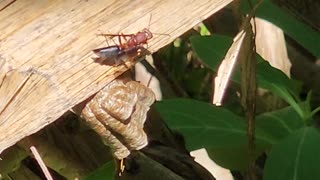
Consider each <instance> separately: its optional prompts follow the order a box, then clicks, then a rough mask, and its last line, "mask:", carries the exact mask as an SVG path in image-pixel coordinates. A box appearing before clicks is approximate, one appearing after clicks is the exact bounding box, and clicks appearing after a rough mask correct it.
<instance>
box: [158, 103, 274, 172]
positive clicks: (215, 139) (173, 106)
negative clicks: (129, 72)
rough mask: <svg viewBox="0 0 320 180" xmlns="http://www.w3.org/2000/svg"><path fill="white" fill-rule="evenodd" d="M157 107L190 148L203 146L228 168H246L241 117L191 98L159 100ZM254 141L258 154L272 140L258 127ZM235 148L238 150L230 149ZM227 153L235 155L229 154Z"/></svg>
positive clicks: (245, 145)
mask: <svg viewBox="0 0 320 180" xmlns="http://www.w3.org/2000/svg"><path fill="white" fill-rule="evenodd" d="M156 108H157V110H158V111H159V113H160V114H161V116H162V117H163V118H164V120H165V121H166V122H167V123H168V125H169V126H170V127H171V128H173V129H177V130H178V131H180V132H181V133H182V134H183V135H184V137H185V138H186V140H187V146H188V147H189V148H190V149H191V150H194V149H199V148H203V147H205V148H206V149H207V150H208V153H209V155H210V156H211V157H212V158H213V159H215V160H217V161H218V163H219V164H220V165H222V166H224V167H227V168H230V169H240V170H243V169H245V168H246V164H247V160H248V156H247V150H246V148H247V135H246V124H245V120H244V119H243V118H241V117H239V116H237V115H235V114H233V113H232V112H231V111H229V110H227V109H224V108H222V107H216V106H213V105H210V104H208V103H204V102H200V101H195V100H191V99H175V100H166V101H162V102H158V103H157V104H156ZM256 143H257V149H258V151H259V152H257V155H258V154H259V153H261V152H262V151H263V150H264V149H266V148H267V147H268V146H270V144H272V143H273V140H272V139H268V137H267V136H265V135H264V134H263V132H260V131H259V130H257V131H256ZM234 148H236V149H238V150H239V151H233V149H234ZM240 150H241V151H240ZM230 153H233V154H234V156H229V155H230ZM231 157H232V158H231ZM234 158H235V159H234ZM243 159H246V161H244V160H243Z"/></svg>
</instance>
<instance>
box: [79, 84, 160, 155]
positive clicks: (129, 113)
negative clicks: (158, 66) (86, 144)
mask: <svg viewBox="0 0 320 180" xmlns="http://www.w3.org/2000/svg"><path fill="white" fill-rule="evenodd" d="M154 101H155V95H154V93H153V92H152V91H151V90H150V89H149V88H147V87H146V86H144V85H142V84H140V83H138V82H135V81H130V82H127V83H126V84H124V83H123V82H122V81H117V80H115V81H113V82H111V83H110V84H108V85H107V86H106V87H105V88H103V89H102V90H101V91H100V92H99V93H98V94H96V96H95V97H94V98H93V99H92V100H91V101H89V102H88V103H87V104H86V106H85V108H84V109H83V110H82V116H83V117H84V119H85V121H86V122H87V123H88V124H89V125H90V126H91V128H92V129H94V130H95V131H96V132H97V133H98V134H99V135H100V136H101V137H102V139H103V142H104V143H105V144H106V145H107V146H109V147H110V148H111V151H112V153H113V156H114V157H115V158H117V159H119V160H120V159H123V158H125V157H127V156H128V155H129V154H130V151H131V150H140V149H142V148H143V147H145V146H146V145H147V144H148V140H147V135H146V133H145V132H144V131H143V124H144V122H145V120H146V117H147V112H148V110H149V108H150V106H151V105H152V104H153V102H154Z"/></svg>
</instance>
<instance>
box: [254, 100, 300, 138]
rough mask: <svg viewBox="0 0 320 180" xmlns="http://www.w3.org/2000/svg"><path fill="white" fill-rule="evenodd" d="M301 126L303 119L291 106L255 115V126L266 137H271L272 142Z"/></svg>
mask: <svg viewBox="0 0 320 180" xmlns="http://www.w3.org/2000/svg"><path fill="white" fill-rule="evenodd" d="M302 127H304V122H303V120H302V119H301V117H300V116H299V115H298V114H297V112H296V111H295V110H294V109H293V108H292V107H291V106H289V107H286V108H283V109H280V110H277V111H272V112H266V113H263V114H260V115H259V116H257V117H256V128H257V129H259V130H260V131H263V132H264V134H265V135H266V136H268V139H272V140H273V144H276V143H278V142H279V141H281V140H282V139H283V138H285V137H287V136H288V135H290V134H292V133H293V132H294V131H296V130H297V129H300V128H302Z"/></svg>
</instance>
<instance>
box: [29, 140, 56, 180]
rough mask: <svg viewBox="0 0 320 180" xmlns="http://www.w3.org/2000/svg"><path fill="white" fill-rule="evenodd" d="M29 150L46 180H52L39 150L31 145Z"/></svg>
mask: <svg viewBox="0 0 320 180" xmlns="http://www.w3.org/2000/svg"><path fill="white" fill-rule="evenodd" d="M30 150H31V152H32V154H33V156H34V158H35V159H36V161H37V162H38V164H39V166H40V168H41V170H42V172H43V174H44V175H45V176H46V178H47V180H53V178H52V176H51V174H50V172H49V170H48V168H47V166H46V165H45V164H44V162H43V160H42V158H41V156H40V154H39V152H38V151H37V149H36V148H35V147H34V146H31V147H30Z"/></svg>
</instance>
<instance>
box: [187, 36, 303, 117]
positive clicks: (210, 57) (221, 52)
mask: <svg viewBox="0 0 320 180" xmlns="http://www.w3.org/2000/svg"><path fill="white" fill-rule="evenodd" d="M190 40H191V43H192V47H193V48H194V50H195V51H196V53H197V55H198V56H199V58H201V59H202V61H203V62H204V64H205V65H207V66H208V67H209V68H210V69H211V70H212V71H214V72H216V71H217V68H218V66H219V64H220V63H221V61H222V59H223V58H224V56H225V54H226V53H227V51H228V48H229V47H230V46H231V43H232V39H231V38H230V37H227V36H218V35H213V36H209V37H201V36H194V37H192V38H190ZM216 46H218V47H219V48H218V47H216ZM209 47H215V48H209ZM256 57H257V83H258V85H259V87H262V88H265V89H268V90H270V91H271V92H273V93H274V94H276V95H278V96H279V97H281V98H283V99H284V100H285V101H286V102H288V103H289V104H290V105H291V106H292V107H293V108H294V109H295V110H296V111H297V112H298V114H299V115H300V116H301V117H305V116H306V115H305V114H304V112H303V111H302V109H301V108H300V106H299V105H298V104H297V102H296V97H297V96H298V95H297V94H298V92H297V91H298V90H297V88H296V87H295V85H294V83H293V81H291V80H290V79H289V78H288V77H287V76H286V75H285V74H284V73H283V72H282V71H280V70H278V69H276V68H274V67H272V66H271V65H270V64H269V62H267V61H265V60H264V59H263V58H262V57H261V56H259V55H257V56H256ZM235 71H236V72H235V76H234V77H233V80H234V81H235V82H238V83H240V79H239V76H238V75H239V73H238V70H237V69H236V70H235Z"/></svg>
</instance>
